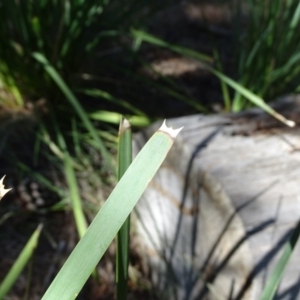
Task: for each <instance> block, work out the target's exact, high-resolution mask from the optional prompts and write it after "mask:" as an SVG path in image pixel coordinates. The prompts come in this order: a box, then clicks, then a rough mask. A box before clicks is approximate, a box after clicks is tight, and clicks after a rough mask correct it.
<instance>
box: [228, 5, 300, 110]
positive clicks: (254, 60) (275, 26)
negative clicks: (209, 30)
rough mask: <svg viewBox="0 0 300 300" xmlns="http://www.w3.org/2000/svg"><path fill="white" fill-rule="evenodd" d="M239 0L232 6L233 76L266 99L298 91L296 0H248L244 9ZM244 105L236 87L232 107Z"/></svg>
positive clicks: (299, 34) (298, 10) (299, 45)
mask: <svg viewBox="0 0 300 300" xmlns="http://www.w3.org/2000/svg"><path fill="white" fill-rule="evenodd" d="M241 2H242V1H240V0H239V1H238V5H237V6H235V7H236V11H235V23H234V26H235V29H236V30H235V40H236V53H235V57H236V60H237V72H236V80H237V81H238V82H239V83H240V84H242V85H243V86H245V87H247V88H248V89H249V90H251V91H252V92H253V93H255V94H257V95H258V96H259V97H261V98H263V99H265V100H266V101H272V100H274V99H276V98H277V97H279V96H282V95H284V94H290V93H294V92H297V91H299V90H300V87H299V78H300V68H299V62H300V32H299V25H300V3H299V1H296V0H288V1H281V0H274V1H268V0H248V1H246V7H245V5H243V6H244V10H243V11H242V5H241ZM243 2H244V1H243ZM244 20H246V21H244ZM245 107H247V101H246V99H245V97H244V96H243V95H242V94H241V93H239V92H238V91H237V92H236V93H235V95H234V98H233V102H232V109H233V110H234V111H239V110H241V109H243V108H245Z"/></svg>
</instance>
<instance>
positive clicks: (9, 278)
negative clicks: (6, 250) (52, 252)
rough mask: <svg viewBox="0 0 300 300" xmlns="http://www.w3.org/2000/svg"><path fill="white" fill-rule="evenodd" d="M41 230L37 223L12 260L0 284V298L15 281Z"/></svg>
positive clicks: (28, 257) (26, 261)
mask: <svg viewBox="0 0 300 300" xmlns="http://www.w3.org/2000/svg"><path fill="white" fill-rule="evenodd" d="M41 230H42V225H39V226H38V227H37V229H36V230H35V231H34V232H33V234H32V235H31V237H30V239H29V240H28V242H27V243H26V245H25V247H24V248H23V250H22V252H21V253H20V255H19V257H18V258H17V260H16V261H15V262H14V264H13V266H12V267H11V269H10V270H9V272H8V273H7V275H6V276H5V278H4V280H3V281H2V282H1V284H0V299H4V297H5V295H6V294H7V293H8V292H9V290H10V289H11V287H12V286H13V284H14V283H15V281H16V280H17V279H18V277H19V275H20V274H21V272H22V270H23V269H24V267H25V266H26V264H27V263H28V261H29V259H30V257H31V256H32V253H33V251H34V249H35V248H36V246H37V243H38V239H39V236H40V233H41Z"/></svg>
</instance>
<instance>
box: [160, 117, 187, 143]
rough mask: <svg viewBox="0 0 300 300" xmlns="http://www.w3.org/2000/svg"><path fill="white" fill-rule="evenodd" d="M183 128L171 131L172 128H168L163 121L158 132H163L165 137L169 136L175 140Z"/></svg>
mask: <svg viewBox="0 0 300 300" xmlns="http://www.w3.org/2000/svg"><path fill="white" fill-rule="evenodd" d="M182 128H183V127H180V128H178V129H173V128H172V127H168V126H167V123H166V120H164V122H163V124H162V125H161V127H160V128H159V129H158V131H161V132H164V133H166V134H167V135H169V136H170V137H171V138H172V139H175V138H176V136H177V135H178V133H179V132H180V131H181V130H182Z"/></svg>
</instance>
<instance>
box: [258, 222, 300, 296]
mask: <svg viewBox="0 0 300 300" xmlns="http://www.w3.org/2000/svg"><path fill="white" fill-rule="evenodd" d="M299 235H300V222H298V224H297V226H296V228H295V229H294V232H293V234H292V236H291V238H290V240H289V241H288V242H287V243H286V245H285V246H284V249H283V253H282V255H281V257H280V259H279V261H278V262H277V264H276V266H275V268H274V270H273V272H272V274H271V276H270V278H269V280H268V281H267V284H266V285H265V288H264V290H263V292H262V294H261V296H260V298H259V300H272V299H273V298H274V295H275V293H276V290H277V288H278V285H279V283H280V280H281V278H282V276H283V273H284V270H285V268H286V266H287V264H288V262H289V259H290V257H291V255H292V253H293V249H294V248H295V245H296V243H297V241H298V239H299Z"/></svg>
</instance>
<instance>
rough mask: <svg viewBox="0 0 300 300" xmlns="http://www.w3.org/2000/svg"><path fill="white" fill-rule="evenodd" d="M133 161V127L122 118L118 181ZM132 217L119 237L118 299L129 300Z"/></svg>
mask: <svg viewBox="0 0 300 300" xmlns="http://www.w3.org/2000/svg"><path fill="white" fill-rule="evenodd" d="M131 161H132V138H131V127H130V123H129V121H128V120H126V119H124V118H122V120H121V122H120V128H119V149H118V180H120V179H121V178H122V176H123V175H124V173H125V172H126V170H127V169H128V167H129V166H130V164H131ZM129 233H130V215H129V217H128V218H127V219H126V221H125V222H124V224H123V225H122V227H121V228H120V231H119V232H118V235H117V257H116V282H117V299H118V300H126V299H127V281H128V265H129V240H130V235H129Z"/></svg>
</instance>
